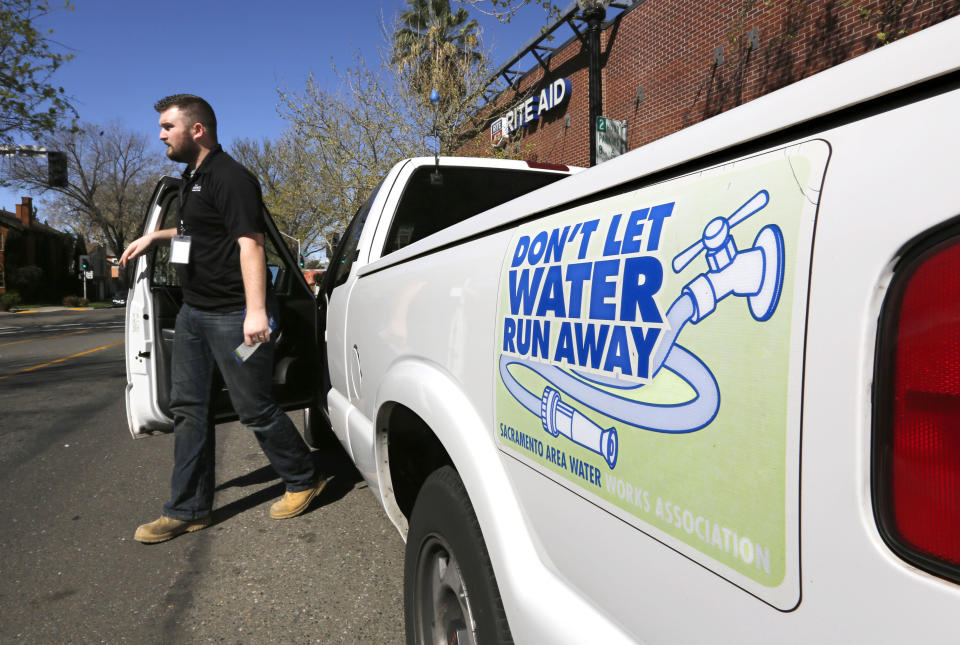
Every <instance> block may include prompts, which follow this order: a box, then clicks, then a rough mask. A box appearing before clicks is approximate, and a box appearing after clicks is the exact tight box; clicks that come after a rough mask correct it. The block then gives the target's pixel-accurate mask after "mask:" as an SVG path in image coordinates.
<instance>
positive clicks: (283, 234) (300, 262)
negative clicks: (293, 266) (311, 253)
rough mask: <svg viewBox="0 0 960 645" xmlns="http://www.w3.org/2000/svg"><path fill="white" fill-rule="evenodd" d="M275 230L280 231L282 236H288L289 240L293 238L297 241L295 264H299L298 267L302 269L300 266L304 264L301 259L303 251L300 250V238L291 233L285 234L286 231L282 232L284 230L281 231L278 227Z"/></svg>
mask: <svg viewBox="0 0 960 645" xmlns="http://www.w3.org/2000/svg"><path fill="white" fill-rule="evenodd" d="M277 232H278V233H280V235H282V236H284V237H289V238H290V239H291V240H293V241H294V242H296V243H297V264H298V265H299V266H300V268H301V269H302V268H303V265H304V261H303V253H301V252H300V240H299V238H296V237H294V236H292V235H287V234H286V233H284V232H283V231H281V230H280V229H277Z"/></svg>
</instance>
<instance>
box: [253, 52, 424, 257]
mask: <svg viewBox="0 0 960 645" xmlns="http://www.w3.org/2000/svg"><path fill="white" fill-rule="evenodd" d="M335 72H336V70H335ZM336 75H337V77H338V78H339V81H340V82H339V86H338V87H336V88H333V89H330V88H326V87H323V86H321V85H320V84H319V83H318V82H317V80H316V78H315V77H314V76H313V75H312V74H311V75H310V76H309V77H308V78H307V82H306V86H305V87H304V90H303V91H302V92H294V91H290V90H281V91H280V101H281V103H280V112H281V114H282V115H283V117H284V118H285V119H286V120H287V121H288V122H289V123H290V126H291V127H290V131H289V132H288V133H286V134H285V135H284V136H283V137H281V138H280V139H279V140H278V141H277V142H275V144H276V146H277V147H276V149H275V150H274V152H273V154H272V156H271V157H270V159H271V160H272V163H269V164H266V165H264V166H259V165H258V163H257V162H256V161H255V160H251V159H248V158H246V157H245V156H244V154H243V153H242V152H241V153H240V158H241V160H243V161H244V163H245V164H246V165H248V167H250V169H251V170H252V171H254V172H255V173H257V174H258V176H259V177H260V180H261V182H262V184H263V185H264V187H265V196H264V200H265V201H266V202H267V205H268V208H271V211H272V212H276V214H277V216H278V218H279V219H280V220H281V221H284V222H289V224H287V225H288V226H289V227H290V228H291V229H292V230H297V227H298V226H299V225H300V224H302V223H305V222H306V221H309V222H310V223H311V225H312V226H314V227H316V232H317V237H315V238H313V239H314V240H315V244H317V245H319V246H320V247H321V248H329V247H332V246H333V239H334V237H335V235H337V234H338V233H340V232H341V231H342V230H343V229H344V228H345V226H346V224H347V222H348V221H349V220H350V218H351V217H352V216H353V214H354V213H355V212H356V210H357V209H358V208H359V207H360V205H361V204H362V203H363V202H364V200H366V198H367V196H368V195H369V194H370V192H371V191H372V190H373V188H374V186H376V184H377V182H378V181H380V179H381V178H382V177H383V175H385V174H386V172H387V171H388V170H389V169H390V167H391V166H393V164H395V163H396V162H397V161H398V160H400V159H402V158H404V157H409V156H412V155H413V154H415V151H416V150H417V149H418V148H417V146H416V143H415V137H414V133H413V131H412V128H411V124H410V123H409V121H408V120H407V119H405V118H404V117H403V115H402V114H401V113H400V112H399V111H398V110H397V107H396V95H395V93H394V91H393V88H392V86H391V84H390V83H389V81H388V80H387V79H384V78H382V76H381V75H378V74H376V73H374V72H373V71H371V70H370V69H369V68H368V67H367V66H366V65H365V64H364V63H363V61H362V60H358V63H357V65H356V66H355V67H354V68H352V69H348V70H347V71H346V72H345V73H340V72H336ZM239 143H242V142H239ZM235 148H236V149H237V150H238V151H239V150H242V148H243V146H242V145H237V144H235ZM262 148H263V146H262V145H261V150H262ZM267 168H272V169H273V170H276V171H278V172H277V175H276V176H275V177H274V176H271V173H270V172H266V169H267ZM305 216H306V219H299V220H298V218H304V217H305ZM288 218H292V220H291V219H288ZM285 232H286V231H285ZM304 237H305V238H306V236H304ZM321 240H322V241H321Z"/></svg>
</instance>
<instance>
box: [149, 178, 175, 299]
mask: <svg viewBox="0 0 960 645" xmlns="http://www.w3.org/2000/svg"><path fill="white" fill-rule="evenodd" d="M174 197H175V195H173V194H171V195H168V196H167V198H166V199H165V200H164V203H163V206H162V208H163V215H162V216H161V217H160V221H159V222H157V228H156V230H158V231H162V230H164V229H168V228H176V227H177V200H176V199H174ZM150 284H151V285H153V286H164V287H179V286H180V278H179V277H177V270H176V268H175V267H174V266H173V264H171V262H170V245H169V244H155V245H154V246H153V273H151V274H150Z"/></svg>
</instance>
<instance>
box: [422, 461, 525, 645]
mask: <svg viewBox="0 0 960 645" xmlns="http://www.w3.org/2000/svg"><path fill="white" fill-rule="evenodd" d="M403 580H404V582H403V592H404V593H403V595H404V615H405V619H406V629H407V643H408V645H441V644H442V645H448V644H451V643H457V644H458V645H474V644H476V645H491V644H492V645H499V644H507V643H513V638H512V637H511V635H510V626H509V625H508V624H507V617H506V614H505V613H504V611H503V602H502V601H501V599H500V590H499V589H498V587H497V580H496V578H495V577H494V575H493V567H492V566H491V565H490V556H489V555H488V554H487V546H486V544H484V541H483V535H481V533H480V525H479V523H478V522H477V516H476V515H475V514H474V512H473V504H471V503H470V498H469V497H468V496H467V491H466V489H465V488H464V487H463V482H462V481H461V480H460V475H458V474H457V471H456V470H454V469H453V468H452V467H450V466H444V467H443V468H440V469H439V470H436V471H434V472H433V473H432V474H431V475H430V476H429V477H427V480H426V481H425V482H424V484H423V488H421V489H420V493H419V494H418V495H417V501H416V503H415V504H414V507H413V513H412V514H411V515H410V531H409V532H408V534H407V548H406V553H405V557H404V571H403ZM460 588H462V589H463V590H464V591H465V593H463V594H458V593H457V592H456V590H457V589H460ZM471 616H472V620H471Z"/></svg>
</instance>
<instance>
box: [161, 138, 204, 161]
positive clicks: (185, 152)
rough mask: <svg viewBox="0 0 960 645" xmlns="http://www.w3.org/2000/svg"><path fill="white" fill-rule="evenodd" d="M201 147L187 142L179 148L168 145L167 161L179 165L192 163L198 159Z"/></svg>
mask: <svg viewBox="0 0 960 645" xmlns="http://www.w3.org/2000/svg"><path fill="white" fill-rule="evenodd" d="M198 149H199V146H197V145H196V144H195V143H194V142H192V141H186V142H184V143H183V145H182V146H180V147H179V148H174V147H173V146H171V145H167V159H169V160H170V161H176V162H178V163H186V164H189V163H192V162H193V160H194V159H196V158H197V152H198Z"/></svg>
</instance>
